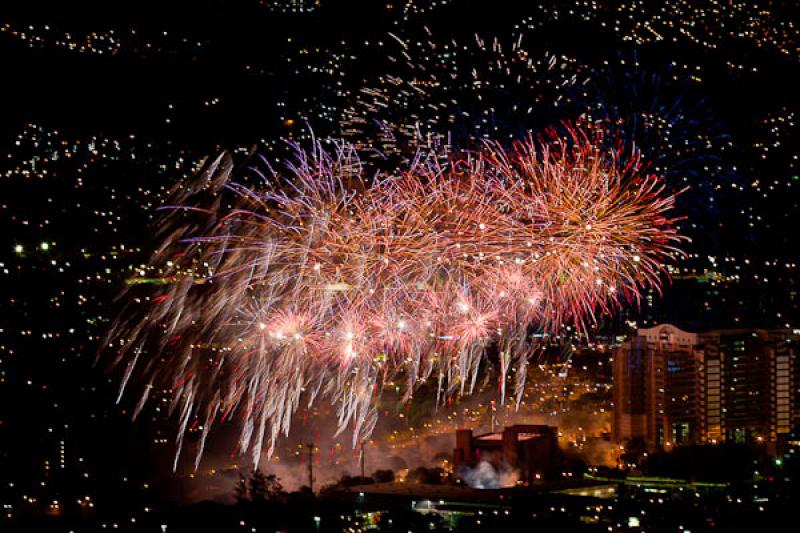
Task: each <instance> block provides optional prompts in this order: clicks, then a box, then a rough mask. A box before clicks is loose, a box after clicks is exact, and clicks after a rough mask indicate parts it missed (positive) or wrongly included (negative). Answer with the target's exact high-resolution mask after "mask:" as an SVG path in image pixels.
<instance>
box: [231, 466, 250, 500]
mask: <svg viewBox="0 0 800 533" xmlns="http://www.w3.org/2000/svg"><path fill="white" fill-rule="evenodd" d="M233 496H234V498H236V503H242V502H245V501H247V500H248V493H247V480H245V478H244V476H243V475H242V474H241V472H240V473H239V481H237V482H236V487H234V489H233Z"/></svg>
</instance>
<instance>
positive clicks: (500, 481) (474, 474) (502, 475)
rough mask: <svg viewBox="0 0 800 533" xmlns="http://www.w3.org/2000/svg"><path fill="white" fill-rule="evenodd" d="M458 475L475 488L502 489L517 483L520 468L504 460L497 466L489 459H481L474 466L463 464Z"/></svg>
mask: <svg viewBox="0 0 800 533" xmlns="http://www.w3.org/2000/svg"><path fill="white" fill-rule="evenodd" d="M458 476H459V477H460V478H461V479H463V480H464V482H465V483H466V484H467V485H469V486H470V487H472V488H474V489H502V488H506V487H513V486H515V485H516V484H517V481H518V480H519V470H516V469H514V468H511V467H510V466H508V465H507V464H506V463H504V462H503V463H500V465H499V467H498V468H495V466H494V465H493V464H492V463H490V462H489V461H486V460H484V459H481V461H480V462H479V463H478V464H477V465H475V466H474V467H470V466H466V465H463V466H462V467H461V468H459V470H458Z"/></svg>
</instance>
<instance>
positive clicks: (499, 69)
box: [0, 0, 800, 529]
mask: <svg viewBox="0 0 800 533" xmlns="http://www.w3.org/2000/svg"><path fill="white" fill-rule="evenodd" d="M294 4H297V5H301V4H302V5H303V7H302V10H301V8H300V7H297V5H294ZM672 4H673V3H671V2H669V3H668V2H650V1H630V2H625V3H618V2H607V1H606V0H597V1H588V0H578V1H562V0H559V1H553V0H541V1H537V2H521V1H512V0H508V1H497V0H495V1H484V0H438V1H426V0H394V1H383V0H338V1H337V0H320V1H319V2H311V1H303V0H298V1H297V2H291V1H289V0H275V1H268V0H261V1H258V0H241V1H232V0H227V1H226V0H195V1H184V0H174V1H171V2H164V1H156V0H138V1H128V0H119V1H115V2H108V1H104V2H100V1H74V2H46V1H41V0H26V1H17V2H3V6H2V7H0V58H2V70H3V75H2V80H3V81H2V87H3V91H2V92H3V96H2V99H0V116H2V121H0V503H6V502H12V500H13V503H14V505H15V506H18V504H19V502H18V501H17V500H19V498H20V494H25V495H26V497H27V496H30V497H32V498H37V499H39V500H41V501H42V502H45V501H49V500H54V499H60V500H65V501H66V500H68V501H73V500H75V498H83V497H84V495H91V496H92V498H94V499H95V500H99V501H101V502H102V504H103V506H104V507H103V510H102V512H103V513H105V515H106V516H108V517H115V516H117V515H120V516H122V515H124V516H126V517H127V516H129V515H130V516H134V515H136V513H137V512H140V511H141V508H143V507H145V506H148V505H152V502H156V501H158V500H159V499H161V498H162V497H165V496H168V497H170V498H178V499H180V498H181V497H186V496H187V495H186V493H185V492H184V493H181V490H182V489H181V488H180V487H181V486H182V485H181V484H180V483H175V482H174V479H171V477H170V476H171V473H170V467H171V457H172V453H173V441H174V432H175V421H174V419H172V418H170V417H169V416H167V415H166V409H165V410H164V412H161V411H159V410H158V409H156V410H154V411H152V412H151V411H148V412H147V416H146V417H143V419H142V420H140V421H137V422H136V423H135V424H133V423H131V421H130V411H131V408H132V402H131V401H127V402H126V401H122V402H120V403H119V404H117V402H116V391H117V386H118V383H119V377H120V376H119V371H118V370H119V369H116V370H112V371H110V372H109V371H107V370H108V369H107V364H106V363H107V361H106V359H105V358H104V355H103V350H102V349H101V346H100V344H101V340H102V339H103V338H104V336H105V334H106V333H107V331H108V329H109V327H110V325H111V323H112V320H113V318H114V316H115V315H116V313H118V312H119V309H120V302H119V301H117V300H116V297H117V295H119V294H120V292H121V291H122V290H123V289H124V288H125V280H126V279H129V278H130V277H132V276H136V275H138V272H139V270H140V269H142V268H144V266H143V265H144V264H145V263H147V261H148V258H149V257H150V254H151V253H152V251H153V242H152V239H151V237H152V235H153V233H154V232H155V231H156V230H157V229H158V228H156V227H154V224H156V222H155V221H156V220H157V211H156V208H157V207H159V206H160V205H161V204H162V203H164V202H165V201H166V199H167V191H169V190H170V189H171V188H172V186H173V185H174V184H175V183H178V182H180V181H181V180H184V179H186V178H188V177H190V176H191V175H193V174H194V172H195V171H196V170H197V169H198V168H199V164H200V163H201V161H202V160H203V158H204V157H207V156H209V155H215V154H217V153H219V152H220V151H223V150H227V151H229V152H230V153H232V154H233V158H234V163H235V165H236V168H237V169H239V170H242V169H245V168H246V167H248V166H249V165H251V164H252V162H253V161H254V160H255V159H257V155H256V154H261V155H262V156H263V158H264V160H265V161H268V162H271V163H276V162H277V161H279V160H281V159H282V158H284V157H285V156H286V155H287V154H288V153H289V151H290V146H289V144H288V142H298V143H300V144H301V145H302V144H303V143H307V142H308V141H309V139H310V138H311V137H312V135H314V136H316V137H318V138H341V137H343V138H346V139H348V140H349V141H351V142H354V143H356V144H357V145H359V146H360V147H361V148H363V150H364V153H365V154H366V155H365V156H364V157H365V159H366V160H368V161H372V162H373V163H374V164H375V165H376V168H380V166H381V165H386V164H391V162H393V161H397V160H402V159H403V158H407V157H408V156H409V154H410V153H412V152H413V150H414V149H415V148H418V147H419V145H420V141H419V139H416V138H415V137H414V134H411V133H409V132H410V131H412V130H414V128H419V130H418V131H420V132H422V133H421V134H420V135H421V136H422V137H425V138H427V139H430V138H438V139H440V140H441V139H445V141H443V142H448V143H452V145H453V147H454V149H456V150H459V149H469V148H470V147H474V146H477V145H478V144H479V143H480V140H481V139H483V138H492V139H497V140H500V141H501V142H504V143H510V141H511V140H514V139H520V138H524V137H525V135H527V134H528V133H529V132H534V133H539V132H542V131H544V130H545V129H546V128H548V127H556V128H558V127H560V125H561V124H563V123H564V122H565V121H570V122H574V121H587V122H589V123H595V124H598V125H600V126H602V127H606V128H608V129H609V131H613V132H614V133H615V135H616V138H617V139H620V140H621V141H620V142H625V143H629V144H632V145H635V146H637V147H638V148H639V149H640V150H641V152H642V159H643V161H645V162H646V164H647V165H648V166H649V168H650V169H652V170H653V171H654V172H655V173H657V174H659V175H662V176H664V180H665V184H666V188H667V190H669V191H671V192H677V191H683V190H684V189H686V190H685V191H684V192H682V193H681V195H680V196H679V200H678V205H677V209H676V211H677V212H676V215H677V216H680V217H683V219H682V220H681V221H680V222H679V223H678V225H679V227H680V229H681V231H682V232H683V233H684V234H685V235H687V236H689V237H690V238H691V243H688V244H687V245H686V246H685V247H684V249H685V250H686V252H687V253H688V257H687V258H686V259H684V260H681V261H680V262H678V263H677V264H675V265H674V266H673V267H672V270H671V273H672V276H671V281H668V282H667V283H666V284H665V286H664V289H663V291H664V292H663V295H659V294H658V293H657V292H655V291H653V292H652V294H648V295H646V297H645V298H644V299H643V301H642V303H641V305H640V306H639V307H638V308H637V307H636V306H632V307H629V308H626V309H624V310H623V311H622V312H620V313H619V314H618V315H616V316H615V317H613V318H609V319H606V320H604V321H603V322H602V323H601V324H600V325H599V327H598V328H597V330H596V331H595V333H597V334H598V335H600V336H601V337H602V338H603V339H608V338H613V337H614V336H615V335H624V334H626V333H629V332H630V330H631V327H633V326H634V325H638V326H645V327H649V326H652V325H653V324H656V323H659V322H671V323H674V324H677V325H679V326H681V327H684V328H687V329H690V330H705V329H711V328H716V327H744V326H747V327H771V328H788V329H798V328H800V308H799V307H798V305H799V304H800V301H799V300H798V293H797V291H798V285H797V284H798V281H800V273H799V271H798V269H797V262H798V259H799V258H798V244H800V243H799V242H798V237H797V229H796V228H797V227H800V217H798V205H797V204H798V201H799V200H800V180H799V178H798V175H799V174H800V161H799V160H798V158H800V144H798V140H799V139H800V135H798V129H797V121H798V116H797V113H798V111H800V110H799V109H798V100H797V87H796V82H795V80H796V79H800V42H799V39H798V35H799V34H798V28H797V26H798V24H800V11H798V9H797V6H796V5H795V3H794V2H792V1H790V0H775V1H766V0H765V1H762V2H759V3H758V6H755V5H749V4H750V3H748V2H741V3H736V2H727V1H717V2H712V1H706V0H687V1H685V2H682V3H680V4H679V5H675V6H673V5H672ZM476 36H477V37H476ZM495 39H496V42H497V43H499V44H494V43H495ZM411 81H414V82H419V81H422V82H424V83H422V84H421V85H420V86H423V85H424V86H425V88H424V89H423V90H422V91H417V90H416V89H413V88H411V84H410V83H409V82H411ZM425 84H427V85H425ZM378 124H381V125H386V126H388V127H389V128H392V129H394V130H395V131H397V132H398V134H397V136H396V138H395V139H393V140H392V141H391V142H389V143H386V142H384V140H382V137H381V132H382V127H381V126H378ZM437 136H438V137H437ZM287 141H288V142H287ZM423 144H424V143H423ZM245 173H246V172H243V174H245ZM576 342H577V343H578V344H582V345H585V344H586V343H587V341H586V340H585V339H584V340H578V341H576ZM317 414H319V413H317ZM322 416H323V417H324V416H325V414H324V413H323V414H322ZM387 424H388V425H387V426H386V427H387V428H392V427H393V426H391V423H390V422H387ZM223 433H224V431H223ZM231 441H232V439H231V438H229V437H227V436H225V435H224V434H223V435H221V436H220V437H219V438H218V441H217V442H215V443H214V444H213V445H212V451H211V452H210V458H209V463H208V465H207V466H208V467H209V468H210V467H212V466H219V465H224V464H228V463H231V462H233V461H234V460H235V457H234V458H231V457H232V455H231V452H232V449H233V446H235V443H232V442H231ZM291 445H294V441H291ZM287 447H289V444H287ZM291 453H294V452H292V451H291V450H287V451H286V453H285V455H286V456H289V455H290V454H291ZM343 453H344V455H347V456H348V457H349V456H350V455H351V454H350V452H349V450H348V451H347V452H343ZM190 470H191V469H190V465H189V464H188V463H187V464H186V465H182V466H181V469H180V471H179V473H178V475H179V476H182V477H184V478H185V476H188V473H189V472H190ZM225 483H227V482H225ZM225 483H221V486H222V487H223V488H222V489H220V490H228V486H227V485H225ZM153 487H157V490H156V491H155V492H154V491H153V490H152V488H153ZM183 490H191V489H185V488H184V489H183ZM120 491H122V492H120ZM111 492H113V493H115V494H118V496H117V497H115V498H109V497H108V496H107V494H109V493H111ZM191 497H194V495H190V498H191ZM124 500H127V501H124ZM130 502H136V505H133V504H131V503H130ZM98 505H100V504H98ZM134 507H136V509H137V510H136V511H133V510H132V509H133V508H134ZM110 519H111V518H109V520H110ZM2 524H3V522H2V521H0V529H3V525H2Z"/></svg>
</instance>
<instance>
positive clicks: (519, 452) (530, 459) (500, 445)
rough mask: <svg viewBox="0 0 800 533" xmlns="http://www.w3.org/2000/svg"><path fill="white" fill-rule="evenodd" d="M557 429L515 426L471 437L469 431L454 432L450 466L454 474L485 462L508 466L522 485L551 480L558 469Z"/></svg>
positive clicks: (498, 466) (529, 425)
mask: <svg viewBox="0 0 800 533" xmlns="http://www.w3.org/2000/svg"><path fill="white" fill-rule="evenodd" d="M560 457H561V453H560V450H559V447H558V428H556V427H553V426H543V425H531V424H516V425H513V426H509V427H506V428H505V429H503V431H502V432H495V433H485V434H483V435H473V434H472V430H471V429H459V430H457V431H456V448H455V450H453V463H454V466H455V469H456V471H458V470H459V469H460V467H461V466H462V465H465V466H469V467H474V466H475V465H477V464H478V463H479V462H481V461H488V462H489V463H492V464H493V465H494V466H495V467H496V468H498V469H499V468H500V467H501V466H502V465H507V466H509V467H511V468H513V469H517V470H519V472H520V478H521V480H522V481H523V482H527V483H530V482H531V481H532V480H534V479H540V478H550V477H554V476H555V475H556V472H557V471H558V467H559V466H560V463H559V458H560Z"/></svg>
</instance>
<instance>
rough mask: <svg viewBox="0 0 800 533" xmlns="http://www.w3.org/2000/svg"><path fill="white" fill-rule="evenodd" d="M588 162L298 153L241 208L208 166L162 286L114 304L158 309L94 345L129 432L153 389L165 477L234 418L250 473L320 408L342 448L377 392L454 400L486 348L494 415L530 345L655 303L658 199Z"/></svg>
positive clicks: (644, 180)
mask: <svg viewBox="0 0 800 533" xmlns="http://www.w3.org/2000/svg"><path fill="white" fill-rule="evenodd" d="M599 146H603V144H602V143H599V142H598V138H597V135H596V133H587V132H585V131H583V130H581V129H580V128H569V134H567V135H564V136H559V135H558V134H556V133H555V131H553V132H550V133H549V134H548V135H546V136H544V137H542V138H541V139H538V140H535V139H533V138H529V139H528V140H527V141H525V142H520V143H517V144H515V145H513V146H512V148H511V149H510V150H505V149H503V148H502V147H501V146H500V145H498V144H494V143H486V144H484V145H483V147H482V148H481V149H480V150H476V151H475V152H470V153H467V154H465V155H464V156H463V157H462V158H461V159H459V160H451V161H450V162H449V163H446V164H445V163H442V159H443V158H442V157H440V156H439V154H432V155H430V156H419V157H417V158H415V159H414V160H413V161H411V162H410V163H409V164H408V165H407V166H405V167H404V168H401V169H397V170H396V171H395V172H392V173H378V174H376V175H375V176H368V172H367V170H366V168H365V166H364V164H363V163H362V162H361V161H360V160H359V158H358V157H357V154H356V151H355V148H354V147H353V146H352V145H350V144H347V143H339V144H337V145H336V147H335V149H334V150H333V151H330V152H329V151H326V150H325V149H323V147H322V146H321V144H319V143H317V144H315V145H314V146H313V150H311V151H310V152H306V151H303V150H300V149H298V151H297V152H296V157H295V159H294V160H293V161H291V162H289V163H287V164H286V172H284V173H274V174H273V175H271V176H269V177H266V176H262V177H263V178H264V183H263V185H262V186H260V187H258V188H247V187H244V186H242V185H240V184H237V183H233V182H230V181H229V178H230V175H231V173H232V164H231V162H230V160H229V158H227V157H224V156H221V157H220V158H218V159H217V160H215V161H213V162H212V163H210V164H209V165H208V166H207V168H206V169H205V171H204V172H203V173H201V175H200V178H199V179H198V180H197V182H196V183H192V184H189V185H187V186H184V187H183V188H182V189H181V191H182V193H181V195H180V198H179V201H178V202H176V205H175V206H174V207H168V208H165V210H164V213H166V217H167V220H165V222H164V224H163V225H164V226H165V227H170V228H174V229H172V230H171V231H168V232H167V235H166V237H165V239H164V242H163V243H162V244H161V246H160V247H159V248H158V252H157V253H156V254H155V256H154V259H153V264H154V265H157V266H158V267H160V269H161V271H162V272H163V273H164V279H165V280H167V281H166V282H165V284H163V285H160V286H159V285H156V286H155V287H148V286H147V285H140V284H131V285H130V288H129V289H128V290H155V291H157V292H156V293H155V294H153V293H150V295H149V298H148V300H149V302H148V303H146V304H138V307H136V308H135V309H136V310H135V311H134V312H124V313H122V314H121V317H120V319H119V320H118V322H117V324H116V326H115V327H114V328H113V330H112V331H111V333H110V336H109V340H110V344H111V345H112V346H114V347H115V349H116V351H117V357H116V359H115V361H116V363H117V364H118V365H120V366H124V368H125V371H124V377H123V379H122V386H121V390H120V396H122V394H123V390H122V389H124V387H125V386H126V385H128V386H132V385H130V384H131V383H134V382H137V383H143V384H144V385H145V388H144V391H145V392H144V394H143V395H142V397H141V398H140V399H139V401H138V404H137V407H136V409H135V414H138V412H140V411H141V409H142V406H143V405H144V404H145V402H146V401H147V397H148V394H149V392H150V390H151V389H152V388H153V387H162V388H164V387H165V388H168V389H169V390H171V391H172V404H171V411H172V412H173V413H174V415H175V416H176V417H177V418H178V420H179V431H178V439H177V445H178V452H177V454H176V457H175V465H176V466H177V461H178V458H179V454H180V450H181V446H182V443H183V438H184V435H185V433H186V431H187V428H189V427H190V423H193V424H198V425H199V424H201V425H202V426H201V427H202V430H201V439H200V442H199V445H198V450H197V454H196V457H195V464H196V465H197V464H198V462H199V460H200V457H201V455H202V451H203V447H204V444H205V439H206V437H207V435H208V433H209V430H210V428H211V427H212V425H213V424H214V422H215V421H218V420H225V419H228V418H230V417H233V416H234V415H238V416H239V417H240V418H241V420H242V431H241V434H240V438H239V450H240V451H241V452H243V453H244V452H246V451H249V452H250V453H252V456H253V459H254V462H255V463H256V464H257V462H258V458H259V457H260V455H261V453H262V450H263V449H266V450H267V454H268V455H271V454H272V453H273V451H274V448H275V445H276V441H277V439H278V438H279V436H280V435H281V434H284V435H285V434H288V432H289V429H290V424H291V420H292V416H293V414H294V413H295V412H296V411H297V410H298V408H299V407H300V406H301V404H302V405H308V406H311V405H312V404H313V402H315V401H320V400H321V399H324V400H325V401H329V402H332V403H333V405H335V406H336V408H337V414H338V427H339V432H341V431H344V430H345V429H348V428H349V429H351V430H352V435H353V444H354V445H357V443H359V442H361V441H362V440H363V439H364V438H365V437H367V436H369V435H370V434H371V433H372V431H373V429H374V427H375V424H376V422H377V410H376V409H375V403H376V398H377V396H378V395H379V394H380V391H381V390H382V387H383V385H384V384H385V383H388V382H390V381H392V380H394V379H397V378H400V379H401V380H404V381H405V382H406V385H405V389H404V390H405V398H406V399H408V398H410V396H411V394H412V392H413V390H414V389H415V387H416V386H418V385H419V384H420V383H422V382H425V381H426V380H429V379H430V380H432V381H434V382H435V383H438V395H437V397H438V398H439V399H440V400H441V399H443V398H446V397H452V396H454V395H461V394H469V393H470V392H472V390H473V388H474V386H475V383H476V379H477V376H478V373H479V371H480V366H481V362H482V360H483V359H484V355H485V352H486V350H487V348H488V347H490V346H492V347H494V348H496V350H497V351H498V353H499V354H500V361H501V365H500V366H501V374H502V376H501V379H500V383H501V387H500V388H501V390H500V394H501V396H505V394H506V390H505V382H506V375H507V373H508V372H509V370H510V369H512V368H523V367H524V366H525V365H526V364H527V363H528V358H529V357H530V356H531V355H532V354H533V353H534V352H535V351H536V349H537V345H536V343H535V341H534V340H533V339H532V335H531V333H532V332H533V331H534V330H539V331H546V332H557V331H559V330H561V329H562V328H563V327H565V326H566V325H567V324H569V325H572V326H574V327H575V328H576V329H577V330H578V331H581V332H586V331H587V329H588V327H590V326H591V325H593V324H595V323H596V321H597V317H598V316H599V315H600V314H605V313H610V312H612V311H613V310H614V309H616V308H618V307H619V306H620V305H622V304H624V303H626V302H637V301H638V299H639V294H640V291H641V290H642V289H643V288H648V287H649V288H658V287H659V286H660V277H661V274H662V273H663V271H664V269H665V264H664V262H665V261H667V260H669V259H671V258H674V257H675V256H676V255H677V254H679V253H680V251H679V249H678V248H677V245H678V244H679V243H680V241H681V237H679V236H678V235H677V233H676V231H675V229H674V227H673V226H674V219H671V218H669V217H668V216H667V212H668V211H669V210H670V209H671V208H672V207H673V204H674V196H672V195H669V194H666V193H664V191H663V188H662V185H661V182H660V180H659V179H658V178H657V177H655V176H651V175H647V174H645V173H643V172H642V170H641V168H640V166H639V164H638V162H637V161H638V159H637V158H635V157H626V158H625V161H627V163H626V165H625V166H620V165H618V163H617V155H616V154H615V153H613V152H609V151H607V150H605V149H602V148H598V147H599ZM225 191H232V193H233V195H232V196H233V199H231V198H230V195H228V196H226V195H225ZM202 196H205V197H206V198H207V200H206V201H205V202H203V201H200V200H198V198H200V197H202ZM223 197H225V200H223ZM228 200H230V201H228ZM128 300H129V301H130V303H131V305H137V304H136V300H139V299H137V298H128ZM522 375H524V372H522ZM517 376H518V378H519V376H520V373H518V374H517ZM515 381H516V383H515V388H516V390H515V395H516V396H517V399H518V397H519V396H520V394H521V390H522V387H524V381H523V380H520V379H517V380H515ZM501 401H504V398H501Z"/></svg>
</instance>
